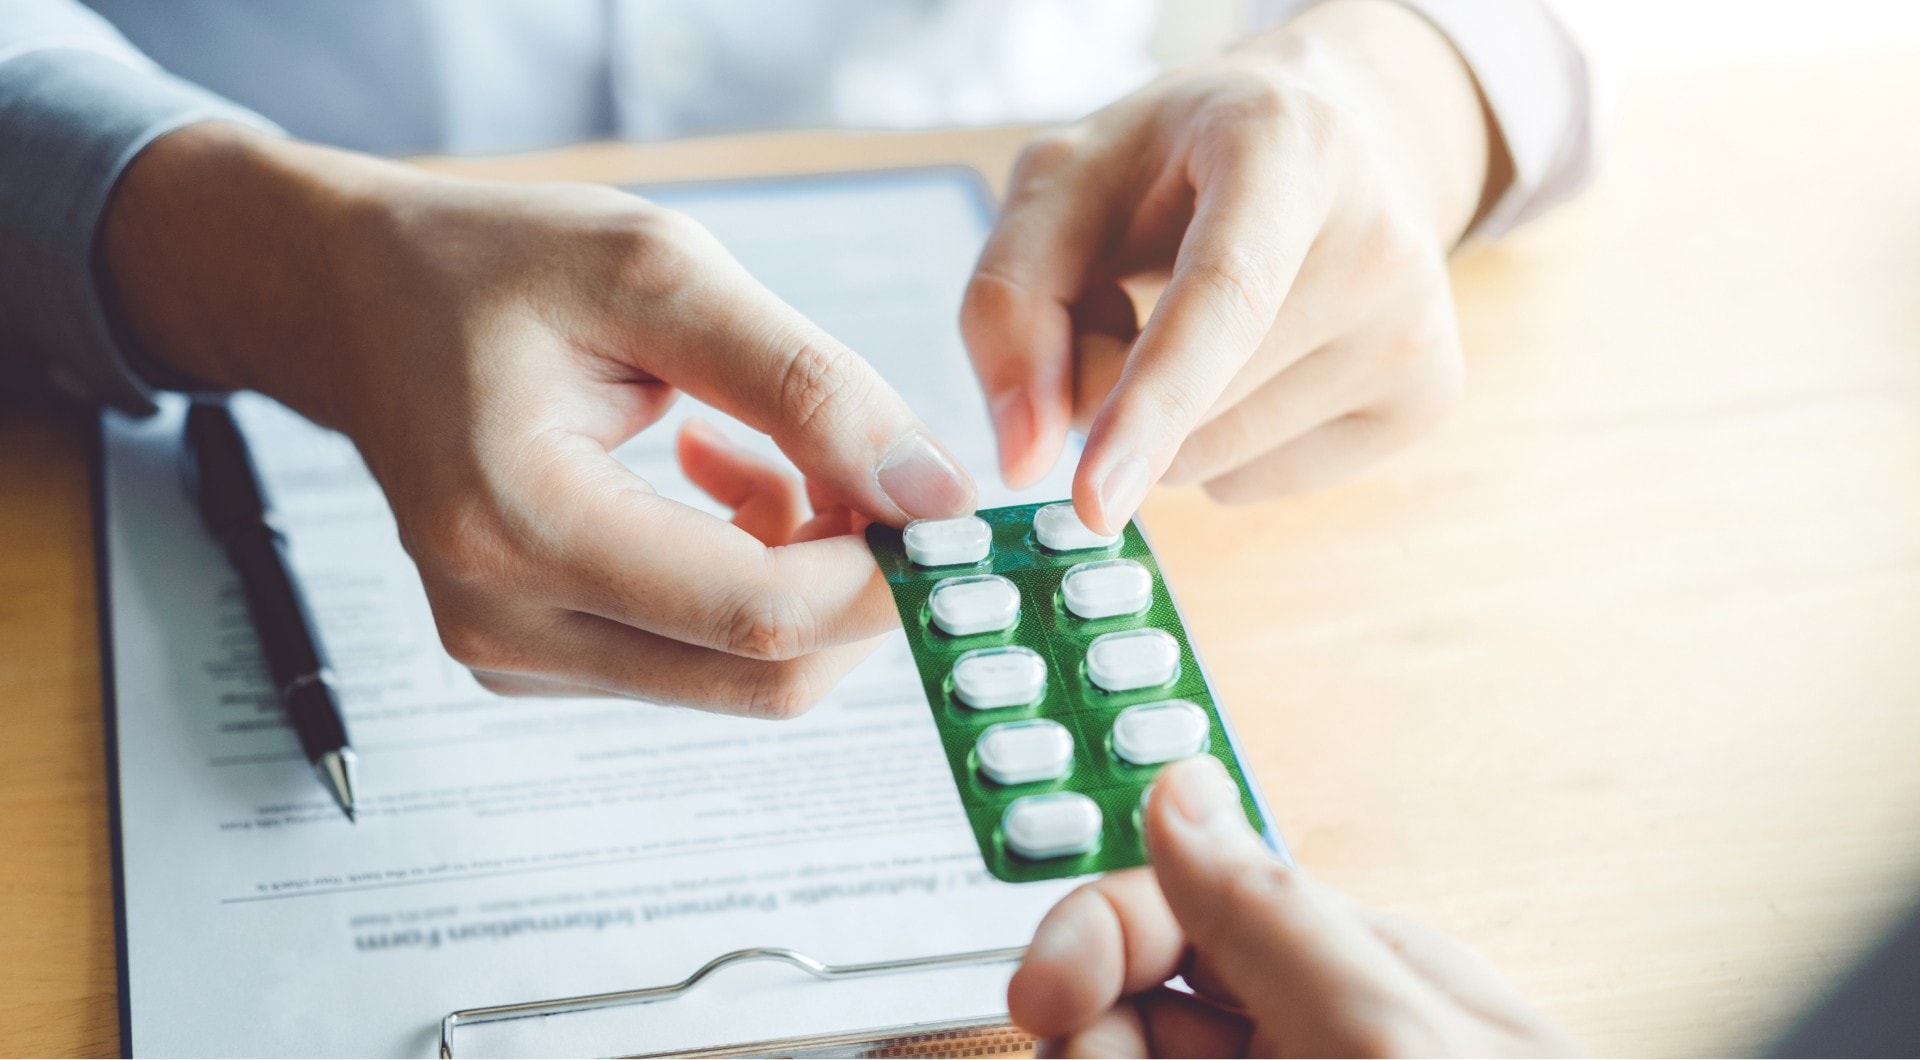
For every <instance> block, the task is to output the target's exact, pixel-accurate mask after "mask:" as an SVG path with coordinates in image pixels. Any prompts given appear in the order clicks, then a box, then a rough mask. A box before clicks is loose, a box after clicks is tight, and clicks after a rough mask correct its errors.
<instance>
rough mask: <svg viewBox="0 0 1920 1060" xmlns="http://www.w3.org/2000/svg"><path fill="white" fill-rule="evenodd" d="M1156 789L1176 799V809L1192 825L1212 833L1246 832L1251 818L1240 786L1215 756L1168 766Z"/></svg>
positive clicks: (1201, 756) (1198, 757) (1174, 804)
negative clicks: (1221, 830) (1241, 798)
mask: <svg viewBox="0 0 1920 1060" xmlns="http://www.w3.org/2000/svg"><path fill="white" fill-rule="evenodd" d="M1155 786H1156V787H1164V788H1166V789H1167V794H1169V795H1171V796H1172V797H1173V808H1174V809H1176V810H1178V811H1180V816H1182V817H1184V818H1186V819H1187V821H1188V822H1189V823H1191V824H1194V825H1198V826H1199V827H1201V828H1204V829H1208V830H1215V829H1233V830H1236V831H1237V830H1244V829H1246V828H1247V827H1248V824H1247V814H1246V811H1245V810H1244V809H1242V808H1241V805H1240V785H1238V784H1235V783H1234V782H1233V778H1232V777H1231V776H1228V775H1227V767H1226V766H1223V765H1221V764H1220V760H1219V759H1217V758H1215V757H1213V756H1212V755H1195V756H1194V757H1192V758H1189V759H1186V760H1185V761H1181V762H1176V763H1174V764H1173V765H1170V766H1168V767H1167V768H1166V769H1165V770H1163V771H1162V772H1161V774H1160V778H1159V780H1158V781H1157V782H1156V784H1155Z"/></svg>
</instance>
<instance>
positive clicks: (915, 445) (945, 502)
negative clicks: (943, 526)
mask: <svg viewBox="0 0 1920 1060" xmlns="http://www.w3.org/2000/svg"><path fill="white" fill-rule="evenodd" d="M874 479H875V481H877V482H878V483H879V484H880V492H882V493H884V494H886V495H887V499H888V500H890V501H892V502H893V504H894V507H896V508H898V509H900V510H901V511H902V512H905V513H906V515H907V516H908V518H912V519H934V518H939V517H941V516H949V515H962V514H965V513H967V512H970V511H972V510H973V480H972V479H970V478H968V477H967V475H966V472H964V471H961V470H960V465H958V464H956V463H954V462H953V458H952V457H950V456H948V455H947V452H946V450H944V449H942V448H940V447H939V446H938V445H936V444H935V443H934V441H933V439H931V438H929V437H927V435H926V432H924V431H919V430H915V431H912V432H910V433H909V434H908V435H907V436H906V437H905V438H902V439H900V441H899V442H898V443H896V444H895V445H894V447H893V449H892V451H890V452H888V453H887V455H886V456H885V457H884V458H882V459H881V461H880V467H879V468H878V469H877V470H876V471H875V472H874Z"/></svg>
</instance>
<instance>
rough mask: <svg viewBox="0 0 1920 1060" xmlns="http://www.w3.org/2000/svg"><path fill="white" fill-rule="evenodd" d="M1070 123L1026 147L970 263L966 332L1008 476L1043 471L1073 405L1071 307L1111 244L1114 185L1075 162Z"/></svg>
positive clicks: (1033, 476) (1024, 481) (963, 313)
mask: <svg viewBox="0 0 1920 1060" xmlns="http://www.w3.org/2000/svg"><path fill="white" fill-rule="evenodd" d="M1078 151H1079V148H1078V147H1077V145H1076V143H1075V141H1074V140H1073V138H1072V134H1069V133H1049V134H1046V135H1043V136H1041V137H1040V138H1038V139H1036V140H1035V141H1034V142H1033V143H1031V144H1029V145H1028V146H1027V149H1026V150H1025V151H1024V152H1023V153H1022V154H1021V156H1020V162H1019V164H1018V165H1017V166H1016V167H1015V169H1014V174H1013V178H1012V180H1011V182H1010V185H1009V189H1008V192H1007V197H1006V201H1005V202H1003V203H1002V204H1001V207H1000V214H999V216H998V217H997V218H996V219H995V220H994V223H993V231H992V232H991V233H990V234H989V235H988V236H987V244H986V246H985V247H984V248H982V249H981V251H980V260H979V262H978V263H977V264H975V265H974V270H973V278H972V279H971V280H970V281H968V283H967V293H966V298H965V300H964V301H963V302H962V304H961V307H960V334H961V336H962V338H964V339H965V340H966V344H967V353H968V355H969V356H970V357H971V358H972V359H973V370H974V374H976V375H978V376H979V377H980V387H981V389H982V390H984V391H985V392H986V396H987V407H988V409H989V411H991V412H992V413H993V426H994V434H995V435H996V437H997V440H998V441H999V444H1000V468H1001V473H1002V475H1003V476H1004V477H1005V478H1006V480H1007V482H1008V484H1010V485H1013V486H1024V485H1028V484H1030V483H1032V482H1034V481H1035V480H1037V479H1039V478H1040V476H1042V475H1044V474H1046V472H1047V471H1048V469H1050V468H1051V467H1052V466H1053V463H1054V461H1055V460H1057V459H1059V456H1060V449H1061V447H1062V446H1063V445H1064V444H1065V442H1066V436H1067V422H1068V418H1069V415H1070V412H1071V400H1070V398H1071V394H1070V393H1069V387H1070V380H1071V368H1072V364H1073V332H1074V328H1073V319H1072V307H1073V304H1074V302H1075V301H1076V300H1077V299H1078V298H1079V297H1080V296H1081V293H1082V292H1083V290H1084V289H1085V287H1086V286H1087V281H1088V278H1089V271H1090V269H1091V268H1092V265H1093V262H1094V261H1095V260H1096V259H1097V258H1098V257H1099V255H1100V254H1101V252H1102V251H1103V250H1104V249H1105V244H1106V242H1107V230H1108V227H1109V224H1110V221H1111V217H1112V208H1111V205H1110V202H1109V198H1110V192H1109V190H1108V189H1107V188H1104V187H1101V186H1099V183H1098V181H1097V180H1089V179H1088V177H1087V174H1086V171H1085V167H1084V166H1082V165H1078V164H1076V162H1077V155H1078Z"/></svg>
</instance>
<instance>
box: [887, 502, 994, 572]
mask: <svg viewBox="0 0 1920 1060" xmlns="http://www.w3.org/2000/svg"><path fill="white" fill-rule="evenodd" d="M900 544H901V545H902V547H904V548H905V549H906V552H907V558H908V559H909V560H912V561H913V563H914V565H915V566H918V567H954V566H958V565H960V564H962V563H978V562H980V561H981V560H983V559H986V558H987V551H988V549H990V548H991V547H992V546H993V531H992V530H991V529H989V528H988V526H987V521H986V520H985V519H982V518H980V517H979V516H977V515H963V516H960V517H959V518H957V519H915V520H914V521H913V522H910V523H908V524H907V528H906V529H905V530H903V531H901V533H900Z"/></svg>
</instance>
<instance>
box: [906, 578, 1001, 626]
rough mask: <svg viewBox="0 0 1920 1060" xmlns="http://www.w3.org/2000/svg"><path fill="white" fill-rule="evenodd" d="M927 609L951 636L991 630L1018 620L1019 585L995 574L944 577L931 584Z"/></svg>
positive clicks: (934, 622) (937, 624)
mask: <svg viewBox="0 0 1920 1060" xmlns="http://www.w3.org/2000/svg"><path fill="white" fill-rule="evenodd" d="M927 610H929V611H931V612H933V624H934V625H936V626H939V627H940V628H941V629H943V630H945V631H946V632H948V633H950V634H952V635H953V636H956V637H970V636H972V635H973V634H975V633H994V632H998V631H1000V630H1003V629H1006V628H1007V627H1008V626H1011V625H1013V624H1014V623H1015V622H1018V621H1019V620H1020V587H1019V586H1017V585H1015V584H1013V583H1012V582H1010V581H1008V580H1006V579H1005V578H1002V577H1001V576H999V575H998V574H981V575H977V576H975V577H972V578H948V579H946V580H945V581H942V582H939V583H937V584H936V585H934V587H933V593H932V594H931V595H930V596H928V597H927Z"/></svg>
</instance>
